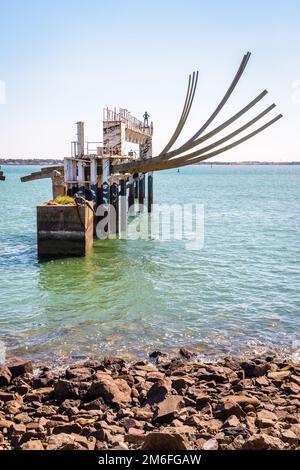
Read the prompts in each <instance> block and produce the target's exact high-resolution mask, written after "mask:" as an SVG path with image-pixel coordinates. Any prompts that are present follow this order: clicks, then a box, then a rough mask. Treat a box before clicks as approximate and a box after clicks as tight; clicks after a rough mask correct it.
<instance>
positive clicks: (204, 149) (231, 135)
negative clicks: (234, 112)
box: [169, 104, 276, 162]
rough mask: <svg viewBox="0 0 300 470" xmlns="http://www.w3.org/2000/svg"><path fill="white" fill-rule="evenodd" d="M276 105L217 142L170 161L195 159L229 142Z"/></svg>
mask: <svg viewBox="0 0 300 470" xmlns="http://www.w3.org/2000/svg"><path fill="white" fill-rule="evenodd" d="M275 107H276V105H275V104H272V105H271V106H269V107H268V108H266V109H265V110H264V111H262V112H261V113H259V114H258V115H257V116H255V117H254V118H253V119H251V120H250V121H248V122H247V123H246V124H244V125H243V126H241V127H239V128H238V129H237V130H235V131H234V132H231V133H230V134H228V135H227V136H225V137H223V138H222V139H220V140H218V141H217V142H214V143H213V144H210V145H208V146H206V147H203V148H202V149H199V150H195V152H192V153H189V154H187V155H183V156H182V157H178V158H174V159H173V160H169V162H172V161H173V162H176V160H177V161H179V159H181V158H185V159H188V160H190V159H193V158H194V157H197V156H199V155H202V154H203V153H205V152H208V151H209V150H212V149H214V148H215V147H218V146H219V145H222V144H223V143H224V142H227V141H228V140H230V139H232V138H233V137H235V136H237V135H238V134H240V133H241V132H243V131H245V130H246V129H248V128H249V127H251V126H252V125H253V124H255V123H256V122H257V121H259V120H260V119H262V118H263V117H264V116H265V115H266V114H268V113H269V112H270V111H272V110H273V109H274V108H275Z"/></svg>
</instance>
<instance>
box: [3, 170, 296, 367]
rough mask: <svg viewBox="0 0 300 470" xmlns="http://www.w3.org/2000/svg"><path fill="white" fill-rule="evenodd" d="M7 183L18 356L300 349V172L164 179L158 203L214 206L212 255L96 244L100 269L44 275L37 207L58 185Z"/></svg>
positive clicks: (206, 173)
mask: <svg viewBox="0 0 300 470" xmlns="http://www.w3.org/2000/svg"><path fill="white" fill-rule="evenodd" d="M5 171H6V174H7V180H6V181H5V183H4V184H3V185H1V186H0V198H1V208H0V216H1V219H0V244H1V259H0V276H1V284H0V294H1V297H0V332H1V333H0V334H1V337H0V339H2V340H4V341H5V343H6V346H7V348H8V351H9V353H10V354H19V355H23V356H24V355H25V356H28V357H33V358H36V359H49V358H50V359H51V360H53V361H56V360H58V359H59V358H65V359H66V360H67V359H68V358H69V357H76V358H78V357H86V356H93V355H99V354H104V353H108V352H109V353H117V354H123V355H126V357H129V358H131V357H136V356H139V357H142V356H144V355H145V353H146V352H147V351H150V350H151V349H154V348H159V349H163V350H173V349H175V350H177V349H178V348H179V346H181V345H185V346H189V347H194V348H195V349H196V350H197V351H198V352H199V354H200V355H203V354H204V355H209V356H212V357H213V356H216V355H218V354H228V353H231V352H232V353H236V354H243V353H247V352H249V351H251V352H255V351H257V352H258V351H261V350H264V349H265V348H274V347H276V348H282V349H285V350H286V351H287V350H290V349H291V347H292V344H293V341H295V340H297V339H298V340H299V339H300V338H299V329H298V327H299V294H298V292H299V290H300V289H299V276H298V275H299V271H298V266H299V263H298V264H297V256H298V255H299V250H298V249H297V247H298V233H299V232H298V230H299V227H298V224H299V222H298V221H299V202H298V201H299V179H300V168H297V167H213V168H210V167H207V168H206V167H201V168H189V169H184V170H182V171H181V173H180V174H178V173H176V172H172V171H171V172H163V173H160V174H158V175H155V196H156V202H164V203H180V202H182V203H188V202H192V201H194V202H200V203H203V204H204V208H205V245H204V249H203V250H200V251H187V250H185V249H184V246H185V245H184V242H180V241H170V242H158V241H154V240H149V241H143V240H140V241H139V240H136V241H126V240H122V241H117V240H111V241H99V240H97V241H96V242H95V247H94V253H93V254H92V255H91V256H89V257H86V258H68V259H64V260H54V261H49V262H40V263H39V262H38V261H37V259H36V234H35V205H36V204H37V203H39V202H41V201H43V200H46V199H48V198H49V197H50V184H49V182H48V181H47V180H41V181H36V182H32V183H28V184H26V185H21V184H20V183H19V182H18V178H19V176H21V175H22V174H26V172H28V169H27V168H24V167H23V168H20V167H10V168H7V169H5ZM30 171H33V169H32V168H30ZM187 188H188V191H187ZM294 344H295V343H294Z"/></svg>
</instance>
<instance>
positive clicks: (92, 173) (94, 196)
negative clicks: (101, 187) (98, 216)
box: [90, 157, 98, 211]
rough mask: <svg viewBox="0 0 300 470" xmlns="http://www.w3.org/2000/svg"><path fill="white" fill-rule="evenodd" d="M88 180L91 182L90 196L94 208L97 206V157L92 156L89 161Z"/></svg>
mask: <svg viewBox="0 0 300 470" xmlns="http://www.w3.org/2000/svg"><path fill="white" fill-rule="evenodd" d="M90 182H91V198H92V201H93V206H94V210H95V211H96V209H97V207H98V177H97V158H95V157H92V158H91V161H90Z"/></svg>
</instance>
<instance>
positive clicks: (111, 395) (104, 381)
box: [87, 374, 131, 405]
mask: <svg viewBox="0 0 300 470" xmlns="http://www.w3.org/2000/svg"><path fill="white" fill-rule="evenodd" d="M87 396H88V397H89V398H92V399H95V398H103V400H104V401H105V403H106V404H107V405H116V404H118V403H128V402H130V401H131V389H130V387H129V385H128V384H127V382H126V381H125V380H123V379H113V378H112V377H111V376H110V375H108V374H107V375H102V376H101V375H98V380H97V381H95V382H93V383H92V385H91V386H90V388H89V390H88V392H87Z"/></svg>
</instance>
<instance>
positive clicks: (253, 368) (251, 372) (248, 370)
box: [241, 362, 270, 379]
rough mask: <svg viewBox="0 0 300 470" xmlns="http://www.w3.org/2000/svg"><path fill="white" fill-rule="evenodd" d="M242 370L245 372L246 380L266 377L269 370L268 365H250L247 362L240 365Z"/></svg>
mask: <svg viewBox="0 0 300 470" xmlns="http://www.w3.org/2000/svg"><path fill="white" fill-rule="evenodd" d="M241 367H242V369H244V371H245V376H246V378H250V379H251V378H253V377H260V376H262V375H266V374H267V373H268V371H269V370H270V364H269V363H264V364H251V363H248V362H242V363H241Z"/></svg>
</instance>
